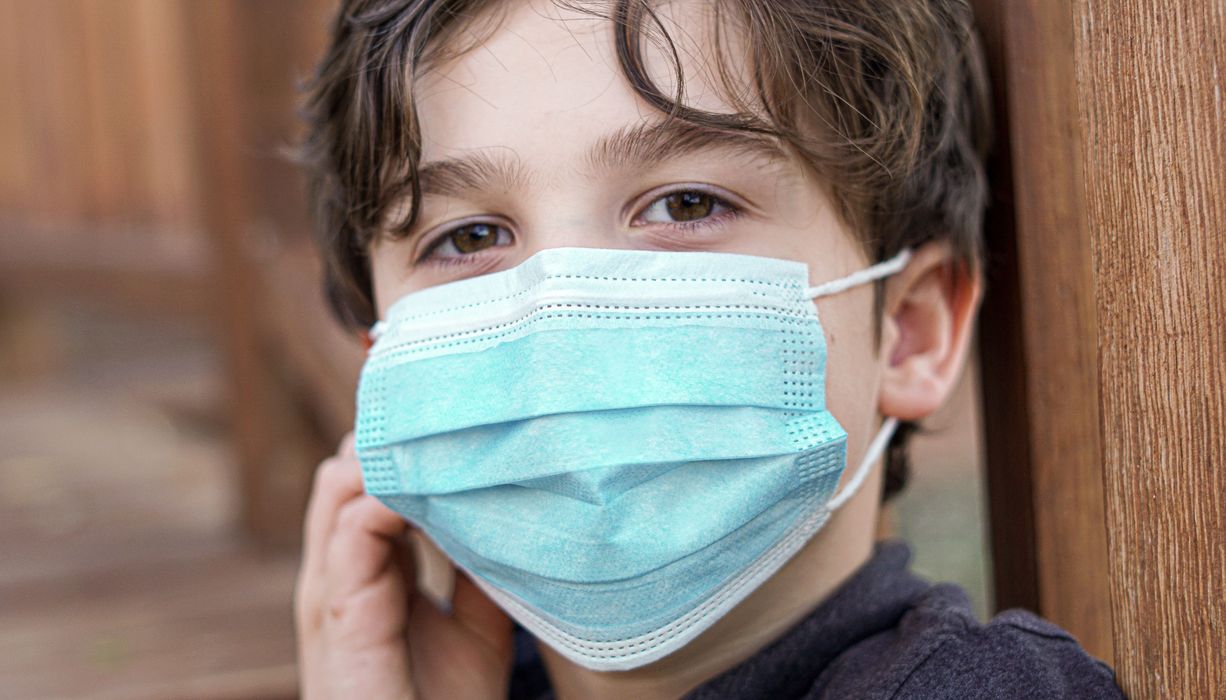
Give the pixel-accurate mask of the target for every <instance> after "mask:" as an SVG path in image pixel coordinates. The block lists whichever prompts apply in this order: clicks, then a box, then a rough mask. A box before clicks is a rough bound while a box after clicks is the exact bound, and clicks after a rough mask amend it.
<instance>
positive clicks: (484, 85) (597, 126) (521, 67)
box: [415, 0, 734, 167]
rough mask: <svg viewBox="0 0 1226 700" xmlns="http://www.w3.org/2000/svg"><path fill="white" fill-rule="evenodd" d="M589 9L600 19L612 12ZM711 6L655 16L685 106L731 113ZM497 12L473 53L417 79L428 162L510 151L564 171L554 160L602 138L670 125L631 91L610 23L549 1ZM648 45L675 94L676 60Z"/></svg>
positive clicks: (678, 7)
mask: <svg viewBox="0 0 1226 700" xmlns="http://www.w3.org/2000/svg"><path fill="white" fill-rule="evenodd" d="M591 4H592V5H594V6H595V9H597V10H599V11H601V12H605V11H611V9H612V8H611V7H608V6H607V4H604V3H598V4H597V3H591ZM709 7H710V3H706V2H690V1H688V0H687V1H682V2H670V3H667V4H665V5H662V6H660V7H659V9H658V15H659V17H660V20H661V22H662V24H663V25H664V29H665V30H666V31H667V32H668V34H669V37H670V38H671V39H672V41H673V42H674V43H675V45H676V47H677V51H678V54H679V56H680V59H681V62H682V71H683V74H684V76H685V86H686V94H685V102H686V104H688V105H690V106H693V107H697V108H699V109H704V110H709V111H716V112H731V111H734V110H733V109H732V107H731V106H730V105H729V104H727V102H726V101H725V100H724V99H723V98H722V97H721V96H720V91H719V90H716V89H714V85H715V83H714V82H713V78H712V76H713V73H712V71H713V70H714V68H713V58H712V55H711V47H710V46H709V45H708V43H707V41H706V39H705V37H706V36H708V34H709V31H710V28H711V26H712V23H711V20H710V18H709V16H708V14H707V13H708V11H709ZM499 9H500V10H502V11H504V12H505V14H502V15H499V21H498V23H497V25H496V28H495V29H493V31H492V32H490V33H489V34H488V36H485V35H482V36H481V38H482V39H483V40H482V41H481V42H480V43H478V44H477V45H476V47H475V48H473V49H472V50H469V51H467V52H465V53H463V54H462V55H460V56H459V57H456V58H453V59H451V60H449V61H447V62H445V63H442V64H440V65H437V66H433V67H431V68H430V69H429V70H427V71H426V72H424V73H423V74H422V75H421V76H419V78H418V79H417V82H416V85H415V106H416V109H417V112H418V115H419V117H420V124H421V134H422V153H421V156H422V160H423V162H428V161H430V160H435V159H440V158H446V157H455V156H456V155H459V154H461V153H462V152H464V151H472V150H484V151H488V152H494V151H496V150H498V149H505V150H506V151H507V155H514V156H515V157H516V158H519V159H523V160H527V161H532V162H537V163H540V164H541V165H543V166H545V167H548V166H549V165H551V164H552V165H556V166H562V165H563V164H562V163H561V162H554V163H550V161H563V160H568V159H570V158H573V157H574V155H575V154H576V153H577V152H578V150H579V147H580V146H583V145H587V144H590V143H591V142H592V141H594V140H595V139H596V138H598V137H599V135H600V134H603V133H607V132H610V131H614V130H617V129H619V128H623V127H625V126H627V125H634V124H639V123H643V122H650V121H658V120H660V119H661V118H662V117H663V115H662V114H661V113H660V112H659V111H658V110H657V109H656V108H654V107H652V106H651V105H649V104H648V103H646V102H645V101H644V100H642V98H640V97H639V96H638V95H637V94H636V93H635V92H634V90H633V89H632V88H631V87H630V85H629V84H628V82H627V80H626V77H625V75H624V73H623V72H622V69H621V67H620V64H619V61H618V58H617V53H616V48H615V45H614V39H613V24H612V22H611V21H610V20H609V19H607V18H606V17H605V16H595V15H593V14H590V13H585V12H580V11H576V10H574V9H570V8H566V7H560V6H558V5H557V4H555V3H554V2H552V1H551V0H526V1H519V2H515V3H514V4H508V5H507V6H505V7H502V8H499ZM464 31H470V30H468V29H467V28H461V29H460V32H461V33H463V32H464ZM473 31H476V30H473ZM458 40H459V41H464V37H461V38H460V39H458ZM726 40H727V39H726V38H725V41H726ZM644 46H645V50H644V58H645V59H646V61H647V67H648V71H649V73H650V74H651V77H652V79H653V80H654V81H655V83H656V84H657V85H658V86H659V87H660V88H661V89H662V90H663V91H664V92H665V94H672V91H673V90H674V75H673V73H674V69H673V68H672V59H671V56H666V55H664V54H662V53H661V52H660V51H659V50H658V49H656V48H653V44H652V42H651V41H650V40H647V41H645V42H644Z"/></svg>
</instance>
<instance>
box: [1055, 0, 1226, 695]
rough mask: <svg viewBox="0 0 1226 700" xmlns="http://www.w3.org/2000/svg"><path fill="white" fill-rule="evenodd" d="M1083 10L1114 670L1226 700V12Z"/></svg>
mask: <svg viewBox="0 0 1226 700" xmlns="http://www.w3.org/2000/svg"><path fill="white" fill-rule="evenodd" d="M1073 11H1074V17H1073V19H1074V25H1073V26H1074V28H1075V30H1076V35H1075V50H1076V65H1077V94H1078V98H1079V102H1080V114H1081V124H1080V128H1081V131H1082V133H1083V134H1084V141H1083V144H1082V147H1083V156H1082V160H1083V162H1084V168H1085V172H1084V178H1085V183H1086V195H1087V204H1088V212H1089V224H1090V235H1091V241H1092V245H1093V250H1094V287H1095V303H1096V307H1097V308H1096V314H1097V323H1098V349H1097V352H1098V364H1099V378H1100V395H1099V400H1100V411H1101V416H1100V425H1101V431H1102V447H1103V473H1104V480H1105V486H1106V492H1105V498H1106V517H1107V525H1108V539H1109V545H1110V556H1111V592H1112V596H1111V601H1112V608H1113V612H1114V619H1115V661H1116V665H1117V671H1118V673H1119V676H1120V681H1121V685H1122V686H1123V687H1124V689H1125V690H1126V691H1127V692H1128V693H1129V694H1130V696H1132V697H1154V698H1220V697H1226V471H1224V470H1223V464H1224V463H1226V398H1224V391H1226V389H1224V385H1226V322H1224V319H1226V305H1224V302H1226V252H1224V250H1223V246H1226V201H1224V200H1226V137H1224V130H1223V125H1224V123H1226V107H1224V104H1223V101H1224V99H1226V97H1224V96H1223V92H1224V89H1223V88H1226V3H1223V2H1221V0H1214V1H1212V2H1202V3H1171V4H1163V5H1161V6H1158V5H1154V4H1152V3H1145V2H1140V1H1139V0H1120V1H1118V2H1109V3H1108V2H1099V1H1096V0H1081V1H1080V2H1077V3H1075V4H1074V10H1073Z"/></svg>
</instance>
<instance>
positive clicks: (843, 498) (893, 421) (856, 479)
mask: <svg viewBox="0 0 1226 700" xmlns="http://www.w3.org/2000/svg"><path fill="white" fill-rule="evenodd" d="M897 427H898V419H897V418H894V417H892V416H891V417H889V418H886V419H885V421H884V422H883V423H882V424H881V429H880V430H878V431H877V437H875V438H873V441H872V442H870V443H869V444H868V450H866V451H865V452H864V459H862V460H860V466H859V467H856V473H855V474H854V475H853V476H852V477H851V481H849V482H847V485H846V486H844V487H843V490H842V491H839V492H838V493H837V494H835V496H834V497H833V498H831V499H830V500H829V501H827V502H826V507H827V508H829V509H830V512H832V513H833V512H834V511H836V510H838V509H839V508H840V507H841V506H842V505H843V504H844V503H846V502H847V501H848V500H849V499H851V497H852V496H854V495H856V491H859V490H860V487H861V486H863V485H864V480H865V479H867V478H868V473H869V472H871V471H872V470H873V465H874V464H876V463H877V459H878V458H879V457H881V455H882V453H884V452H885V448H886V446H887V445H889V444H890V438H891V437H893V435H894V429H895V428H897Z"/></svg>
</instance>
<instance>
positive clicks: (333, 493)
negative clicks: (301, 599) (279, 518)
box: [303, 456, 365, 574]
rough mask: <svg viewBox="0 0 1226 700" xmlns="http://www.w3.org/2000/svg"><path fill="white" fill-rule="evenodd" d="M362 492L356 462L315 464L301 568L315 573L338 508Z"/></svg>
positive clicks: (331, 460) (334, 459) (339, 460)
mask: <svg viewBox="0 0 1226 700" xmlns="http://www.w3.org/2000/svg"><path fill="white" fill-rule="evenodd" d="M364 492H365V488H364V486H363V483H362V468H361V466H360V465H358V463H357V460H356V459H352V458H346V457H339V456H338V457H331V458H329V459H326V460H324V461H323V463H322V464H320V465H319V469H318V470H316V472H315V481H314V484H313V485H312V488H311V499H310V501H309V502H308V504H307V513H306V520H305V524H304V529H303V569H304V571H307V572H309V573H315V574H318V573H320V572H321V571H322V567H323V564H324V548H325V547H326V545H327V542H328V539H329V537H328V534H329V532H330V531H331V530H332V529H333V528H334V527H335V523H336V517H337V513H338V512H339V511H340V509H341V507H342V506H344V505H345V504H346V503H348V502H349V501H352V500H353V499H354V498H357V497H358V496H361V495H362V494H363V493H364Z"/></svg>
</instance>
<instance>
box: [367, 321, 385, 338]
mask: <svg viewBox="0 0 1226 700" xmlns="http://www.w3.org/2000/svg"><path fill="white" fill-rule="evenodd" d="M386 330H387V322H386V321H375V325H373V326H371V327H370V330H369V331H366V334H367V335H369V336H370V339H371V340H378V339H379V336H381V335H383V333H384V331H386Z"/></svg>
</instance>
